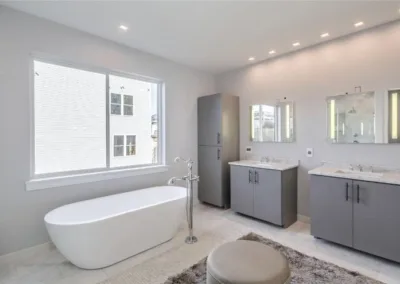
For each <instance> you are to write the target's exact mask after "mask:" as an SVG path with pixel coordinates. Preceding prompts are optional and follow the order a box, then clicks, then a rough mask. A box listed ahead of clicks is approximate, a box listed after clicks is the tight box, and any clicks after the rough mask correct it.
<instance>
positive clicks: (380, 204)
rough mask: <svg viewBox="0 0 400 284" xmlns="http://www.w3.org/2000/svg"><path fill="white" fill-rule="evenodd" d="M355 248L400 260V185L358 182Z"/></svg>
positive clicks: (356, 191) (356, 186)
mask: <svg viewBox="0 0 400 284" xmlns="http://www.w3.org/2000/svg"><path fill="white" fill-rule="evenodd" d="M354 191H355V200H354V237H353V242H354V248H356V249H358V250H361V251H365V252H368V253H371V254H374V255H378V256H381V257H384V258H387V259H391V260H394V261H397V262H399V261H400V245H399V244H400V221H399V218H400V205H399V202H400V186H398V185H391V184H383V183H373V182H364V181H354Z"/></svg>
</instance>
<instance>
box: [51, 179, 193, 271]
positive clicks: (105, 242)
mask: <svg viewBox="0 0 400 284" xmlns="http://www.w3.org/2000/svg"><path fill="white" fill-rule="evenodd" d="M185 202H186V189H185V188H183V187H176V186H160V187H152V188H147V189H141V190H135V191H132V192H127V193H121V194H115V195H111V196H106V197H101V198H96V199H92V200H86V201H82V202H77V203H73V204H69V205H65V206H62V207H59V208H57V209H55V210H53V211H51V212H49V213H48V214H47V215H46V216H45V218H44V220H45V223H46V227H47V231H48V232H49V235H50V238H51V240H52V241H53V243H54V244H55V245H56V247H57V248H58V250H59V251H60V252H61V253H62V254H63V255H64V256H65V257H66V258H67V259H68V260H69V261H71V262H72V263H73V264H74V265H76V266H78V267H80V268H84V269H97V268H102V267H106V266H109V265H112V264H114V263H116V262H119V261H121V260H124V259H126V258H129V257H131V256H133V255H135V254H138V253H140V252H142V251H145V250H147V249H149V248H152V247H154V246H157V245H159V244H161V243H163V242H166V241H168V240H170V239H172V237H173V236H174V235H175V234H176V233H177V231H178V227H179V225H180V224H181V221H183V218H184V211H185Z"/></svg>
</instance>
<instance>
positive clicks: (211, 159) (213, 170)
mask: <svg viewBox="0 0 400 284" xmlns="http://www.w3.org/2000/svg"><path fill="white" fill-rule="evenodd" d="M221 151H222V149H221V147H209V146H199V149H198V157H199V176H200V181H199V186H198V197H199V200H200V201H202V202H206V203H209V204H213V205H215V206H219V207H222V206H224V202H223V198H222V197H223V192H222V160H221Z"/></svg>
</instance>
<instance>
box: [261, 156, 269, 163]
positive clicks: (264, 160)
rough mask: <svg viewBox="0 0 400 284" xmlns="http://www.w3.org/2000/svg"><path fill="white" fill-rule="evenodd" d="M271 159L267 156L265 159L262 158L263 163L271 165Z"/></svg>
mask: <svg viewBox="0 0 400 284" xmlns="http://www.w3.org/2000/svg"><path fill="white" fill-rule="evenodd" d="M269 161H270V160H269V157H267V156H263V157H261V163H269Z"/></svg>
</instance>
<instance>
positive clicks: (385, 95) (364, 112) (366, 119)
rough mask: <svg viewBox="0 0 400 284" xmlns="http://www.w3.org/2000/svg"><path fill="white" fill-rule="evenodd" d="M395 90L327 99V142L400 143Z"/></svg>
mask: <svg viewBox="0 0 400 284" xmlns="http://www.w3.org/2000/svg"><path fill="white" fill-rule="evenodd" d="M399 95H400V92H399V90H390V91H387V92H382V93H377V92H360V93H354V94H346V95H339V96H333V97H328V98H327V114H328V115H327V130H328V133H327V136H328V141H330V142H331V143H342V144H346V143H351V144H362V143H369V144H371V143H400V139H399V135H398V134H399V123H398V109H399V100H398V96H399Z"/></svg>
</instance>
